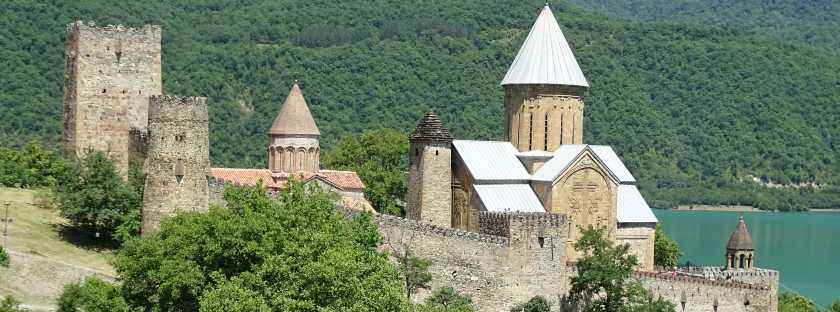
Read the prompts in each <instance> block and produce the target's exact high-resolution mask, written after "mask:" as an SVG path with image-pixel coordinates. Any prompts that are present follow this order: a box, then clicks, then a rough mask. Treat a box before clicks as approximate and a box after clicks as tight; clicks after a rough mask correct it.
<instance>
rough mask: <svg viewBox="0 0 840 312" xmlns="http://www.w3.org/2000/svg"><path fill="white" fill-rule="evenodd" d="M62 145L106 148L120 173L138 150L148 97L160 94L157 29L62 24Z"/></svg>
mask: <svg viewBox="0 0 840 312" xmlns="http://www.w3.org/2000/svg"><path fill="white" fill-rule="evenodd" d="M66 31H67V42H66V48H65V53H66V54H65V68H64V101H63V102H64V104H63V106H64V108H63V116H64V117H63V119H64V124H63V138H62V141H63V142H62V145H63V148H64V151H65V153H66V155H67V156H70V157H83V156H84V155H85V153H86V152H87V151H89V150H97V151H103V152H106V153H107V154H108V155H109V157H110V158H111V159H113V160H114V161H115V163H116V165H117V168H118V169H120V170H121V171H122V172H127V168H128V164H129V162H130V159H131V157H132V155H137V154H140V153H142V151H143V147H144V146H143V138H144V137H145V133H146V130H147V127H148V110H149V97H150V96H153V95H160V94H162V89H163V87H162V79H161V28H160V26H151V25H146V26H144V27H142V28H129V27H123V26H106V27H96V26H94V25H93V24H89V25H85V24H84V23H82V22H78V21H77V22H74V23H72V24H70V25H67V29H66Z"/></svg>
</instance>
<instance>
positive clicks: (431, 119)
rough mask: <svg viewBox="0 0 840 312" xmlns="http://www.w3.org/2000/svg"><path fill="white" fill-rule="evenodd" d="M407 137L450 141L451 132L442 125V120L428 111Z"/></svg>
mask: <svg viewBox="0 0 840 312" xmlns="http://www.w3.org/2000/svg"><path fill="white" fill-rule="evenodd" d="M409 138H410V139H411V140H431V141H452V134H451V133H449V129H446V127H444V126H443V122H441V121H440V119H438V117H437V115H435V113H433V112H428V113H426V115H425V116H423V119H422V120H420V122H419V123H418V124H417V128H414V131H413V132H411V135H410V136H409Z"/></svg>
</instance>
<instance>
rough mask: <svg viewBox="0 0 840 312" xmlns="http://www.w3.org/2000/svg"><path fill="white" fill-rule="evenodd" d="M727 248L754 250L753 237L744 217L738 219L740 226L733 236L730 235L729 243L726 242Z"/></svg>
mask: <svg viewBox="0 0 840 312" xmlns="http://www.w3.org/2000/svg"><path fill="white" fill-rule="evenodd" d="M726 249H729V250H754V249H753V243H752V238H750V233H749V232H748V231H747V224H746V223H744V217H743V216H741V219H740V220H738V226H737V227H736V228H735V232H732V236H730V237H729V243H727V244H726Z"/></svg>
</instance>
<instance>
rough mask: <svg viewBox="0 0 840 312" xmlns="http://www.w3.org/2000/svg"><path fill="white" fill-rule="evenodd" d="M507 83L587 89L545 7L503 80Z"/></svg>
mask: <svg viewBox="0 0 840 312" xmlns="http://www.w3.org/2000/svg"><path fill="white" fill-rule="evenodd" d="M509 84H559V85H573V86H583V87H589V83H587V82H586V77H584V76H583V72H582V71H581V70H580V66H579V65H578V63H577V60H576V59H575V55H574V53H572V48H571V47H569V43H568V42H567V41H566V37H565V36H564V35H563V31H562V30H560V25H558V24H557V20H556V19H555V18H554V14H553V13H551V9H550V8H549V7H548V6H547V5H546V6H545V7H544V8H543V10H542V12H540V15H539V17H537V21H536V22H534V26H533V27H531V32H529V33H528V37H527V38H525V42H524V43H522V47H521V48H519V53H518V54H516V58H515V59H514V60H513V63H512V64H511V65H510V68H509V69H508V71H507V74H505V78H504V79H502V85H509Z"/></svg>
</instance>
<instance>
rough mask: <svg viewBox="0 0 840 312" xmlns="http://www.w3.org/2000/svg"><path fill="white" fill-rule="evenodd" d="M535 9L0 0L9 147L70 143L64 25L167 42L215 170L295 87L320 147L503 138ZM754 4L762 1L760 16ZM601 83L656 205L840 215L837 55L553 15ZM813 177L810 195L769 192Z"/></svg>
mask: <svg viewBox="0 0 840 312" xmlns="http://www.w3.org/2000/svg"><path fill="white" fill-rule="evenodd" d="M542 4H543V2H542V1H493V2H487V1H478V0H463V1H457V2H450V1H409V2H393V1H355V0H354V1H340V2H336V1H288V0H284V1H268V0H259V1H221V0H210V1H208V0H183V1H177V2H172V1H130V2H120V3H113V2H111V1H104V0H88V1H56V2H43V1H34V0H8V1H4V2H2V3H0V21H2V22H0V23H2V26H3V27H0V66H2V68H3V73H4V74H3V75H0V120H2V122H0V140H2V142H4V144H21V143H22V142H23V141H25V140H28V139H30V138H32V137H36V138H42V139H43V140H44V141H46V142H48V143H51V144H55V143H56V142H57V137H58V135H59V133H60V114H61V110H60V102H61V92H62V91H61V87H62V74H63V62H64V59H63V56H64V54H63V49H64V46H63V40H64V25H66V24H67V23H70V22H71V21H72V20H73V19H75V18H80V19H83V20H85V21H88V20H93V21H96V22H97V23H98V24H117V23H119V24H127V25H142V24H145V23H154V24H161V25H163V29H164V47H163V48H164V89H165V92H166V93H168V94H178V95H203V96H207V97H209V103H210V106H211V119H212V123H211V145H212V150H211V155H212V158H213V162H214V165H217V166H260V165H262V163H263V162H264V157H265V153H264V150H265V132H266V130H267V128H268V127H269V126H270V124H271V121H272V119H273V118H274V116H275V115H276V113H277V111H278V110H279V108H280V104H281V102H282V100H283V98H284V97H285V95H286V93H287V92H288V89H289V86H290V83H291V81H292V80H293V79H300V80H301V82H302V87H303V88H304V92H305V94H306V96H307V98H308V100H309V101H310V106H311V109H312V111H313V114H314V115H315V118H316V119H317V121H318V125H319V127H320V128H321V132H322V136H323V141H322V142H323V143H322V144H324V145H325V148H329V147H330V146H331V145H332V143H334V142H336V141H337V140H338V139H339V138H340V137H341V136H342V135H344V134H347V133H358V132H361V131H362V130H365V129H375V128H381V127H393V128H397V129H402V130H410V128H412V127H413V126H414V124H415V123H416V122H417V121H418V120H419V118H420V116H421V115H422V114H423V112H425V111H427V110H434V111H436V112H437V113H438V114H439V115H440V116H441V118H442V119H443V120H444V122H445V123H446V124H447V126H449V127H450V128H452V130H453V132H454V133H455V135H456V137H457V138H471V139H499V138H501V136H502V129H503V126H502V118H503V117H502V115H501V112H502V110H501V108H502V90H501V88H500V87H499V85H498V83H499V81H500V80H501V78H502V76H503V75H504V72H505V70H506V69H507V66H508V65H509V63H510V62H511V61H512V60H513V57H514V55H515V53H516V51H517V49H518V47H519V44H520V43H521V42H522V40H524V37H525V35H526V34H527V31H528V28H529V27H530V25H531V23H532V22H533V21H534V18H535V17H536V14H537V12H538V10H539V9H540V8H541V6H542ZM756 5H759V6H760V5H761V4H760V3H756ZM552 6H553V9H554V11H555V14H556V15H557V18H558V20H559V22H560V24H561V26H562V27H563V29H564V32H565V34H566V36H567V37H568V39H569V41H570V42H571V44H572V45H573V46H574V49H575V52H576V54H577V57H578V60H579V62H580V64H581V67H582V68H583V71H584V73H585V74H586V76H587V78H588V79H589V82H590V85H591V86H592V88H591V89H590V91H589V95H588V97H587V99H586V105H587V109H586V115H585V136H584V140H585V141H586V142H587V143H597V144H609V145H613V146H614V147H615V148H616V150H617V151H618V152H619V154H620V155H621V156H622V157H623V158H624V159H625V160H626V162H627V163H628V165H629V167H630V169H631V170H632V171H633V172H634V173H635V175H636V176H637V179H639V180H640V185H641V187H642V190H643V192H645V193H646V194H647V195H648V198H649V199H650V200H651V201H652V202H653V203H654V205H656V206H671V205H674V204H678V203H709V204H719V203H722V204H727V203H740V204H754V205H758V206H760V207H763V208H770V209H793V208H805V207H840V191H838V190H837V189H836V185H840V153H839V152H838V149H840V125H838V120H840V54H838V52H837V50H833V49H831V48H828V47H826V46H811V45H808V44H806V43H797V42H793V41H782V40H778V39H776V38H775V37H773V36H766V35H763V34H757V33H754V32H750V33H742V32H739V30H737V29H736V27H725V28H718V27H716V26H702V25H697V24H678V23H672V22H637V21H625V20H617V19H612V18H608V17H605V16H603V15H599V14H597V13H592V12H588V11H586V10H585V9H582V8H580V7H577V6H575V5H569V4H566V3H565V2H558V3H555V4H553V5H552ZM751 176H756V177H760V178H762V179H765V180H770V181H774V182H776V183H799V182H815V183H818V184H820V185H824V186H826V187H823V188H821V189H818V190H814V189H810V188H808V189H803V190H797V189H791V188H785V189H768V188H765V187H762V186H758V185H757V184H755V183H752V182H744V181H745V180H746V179H748V178H749V177H751Z"/></svg>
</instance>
